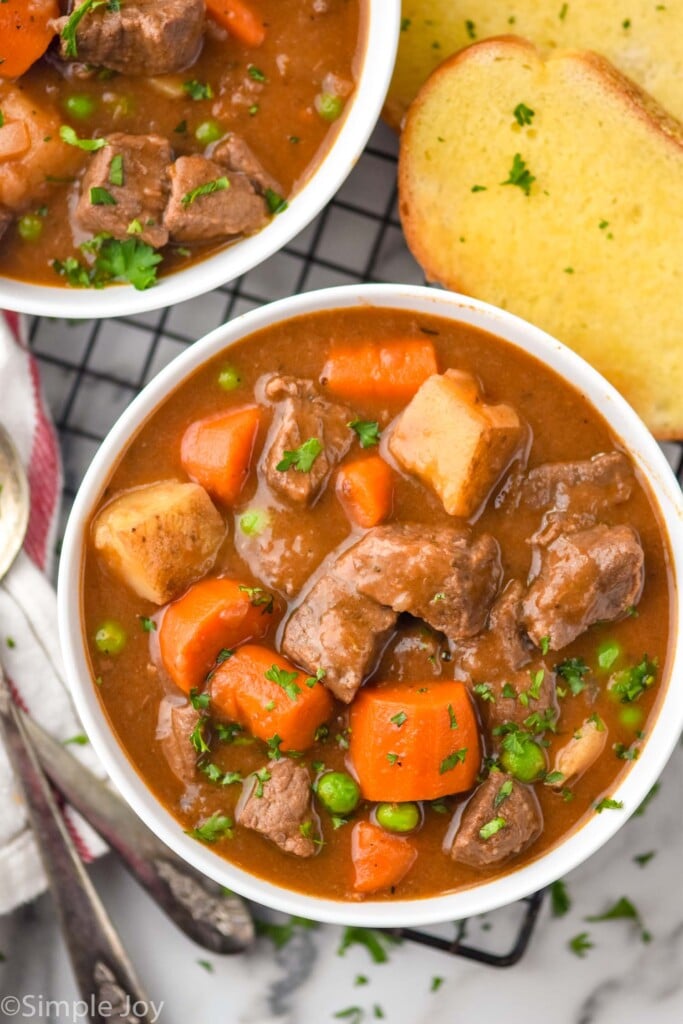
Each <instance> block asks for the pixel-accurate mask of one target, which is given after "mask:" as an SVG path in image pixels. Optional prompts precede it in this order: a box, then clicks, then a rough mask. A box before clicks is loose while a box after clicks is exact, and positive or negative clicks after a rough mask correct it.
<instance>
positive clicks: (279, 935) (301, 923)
mask: <svg viewBox="0 0 683 1024" xmlns="http://www.w3.org/2000/svg"><path fill="white" fill-rule="evenodd" d="M254 924H255V925H256V934H257V935H263V936H265V937H266V938H268V939H270V941H271V942H272V943H273V945H274V946H275V948H276V949H283V948H284V947H285V946H286V945H287V943H288V942H289V941H290V939H292V938H293V937H294V934H295V929H297V928H317V927H318V924H317V922H316V921H309V920H308V919H307V918H305V917H290V919H289V921H287V922H285V923H284V924H275V923H274V922H272V921H258V920H257V921H255V922H254Z"/></svg>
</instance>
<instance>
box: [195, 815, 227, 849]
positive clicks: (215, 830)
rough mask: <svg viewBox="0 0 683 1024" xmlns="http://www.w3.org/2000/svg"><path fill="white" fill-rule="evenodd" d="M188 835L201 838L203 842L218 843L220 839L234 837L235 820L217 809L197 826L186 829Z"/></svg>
mask: <svg viewBox="0 0 683 1024" xmlns="http://www.w3.org/2000/svg"><path fill="white" fill-rule="evenodd" d="M185 834H186V835H188V836H192V838H193V839H200V840H201V841H202V842H203V843H216V842H218V840H219V839H232V837H233V834H234V833H233V821H232V818H228V817H227V815H225V814H221V813H220V811H216V812H215V814H212V815H211V817H210V818H207V819H206V821H204V822H202V824H201V825H198V826H197V828H191V829H186V832H185Z"/></svg>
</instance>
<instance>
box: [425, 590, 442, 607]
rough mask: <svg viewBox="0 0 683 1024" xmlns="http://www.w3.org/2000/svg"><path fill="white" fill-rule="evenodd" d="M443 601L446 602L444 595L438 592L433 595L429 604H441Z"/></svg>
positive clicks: (440, 591)
mask: <svg viewBox="0 0 683 1024" xmlns="http://www.w3.org/2000/svg"><path fill="white" fill-rule="evenodd" d="M445 600H446V595H445V594H444V592H443V590H438V591H437V592H436V594H434V597H433V598H432V599H431V600H430V602H429V603H430V604H441V602H442V601H445Z"/></svg>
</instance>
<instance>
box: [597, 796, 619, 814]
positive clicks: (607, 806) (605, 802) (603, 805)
mask: <svg viewBox="0 0 683 1024" xmlns="http://www.w3.org/2000/svg"><path fill="white" fill-rule="evenodd" d="M623 806H624V802H623V800H613V799H612V797H610V796H604V797H603V798H602V800H600V802H599V803H597V804H596V805H595V810H596V811H597V812H598V814H602V812H603V811H620V810H622V808H623Z"/></svg>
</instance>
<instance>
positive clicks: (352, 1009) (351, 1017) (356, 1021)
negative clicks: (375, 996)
mask: <svg viewBox="0 0 683 1024" xmlns="http://www.w3.org/2000/svg"><path fill="white" fill-rule="evenodd" d="M364 1016H365V1013H364V1011H363V1008H362V1007H361V1006H347V1007H346V1009H345V1010H337V1012H336V1013H335V1014H333V1017H334V1019H335V1020H345V1021H348V1024H362V1020H363V1017H364Z"/></svg>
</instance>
